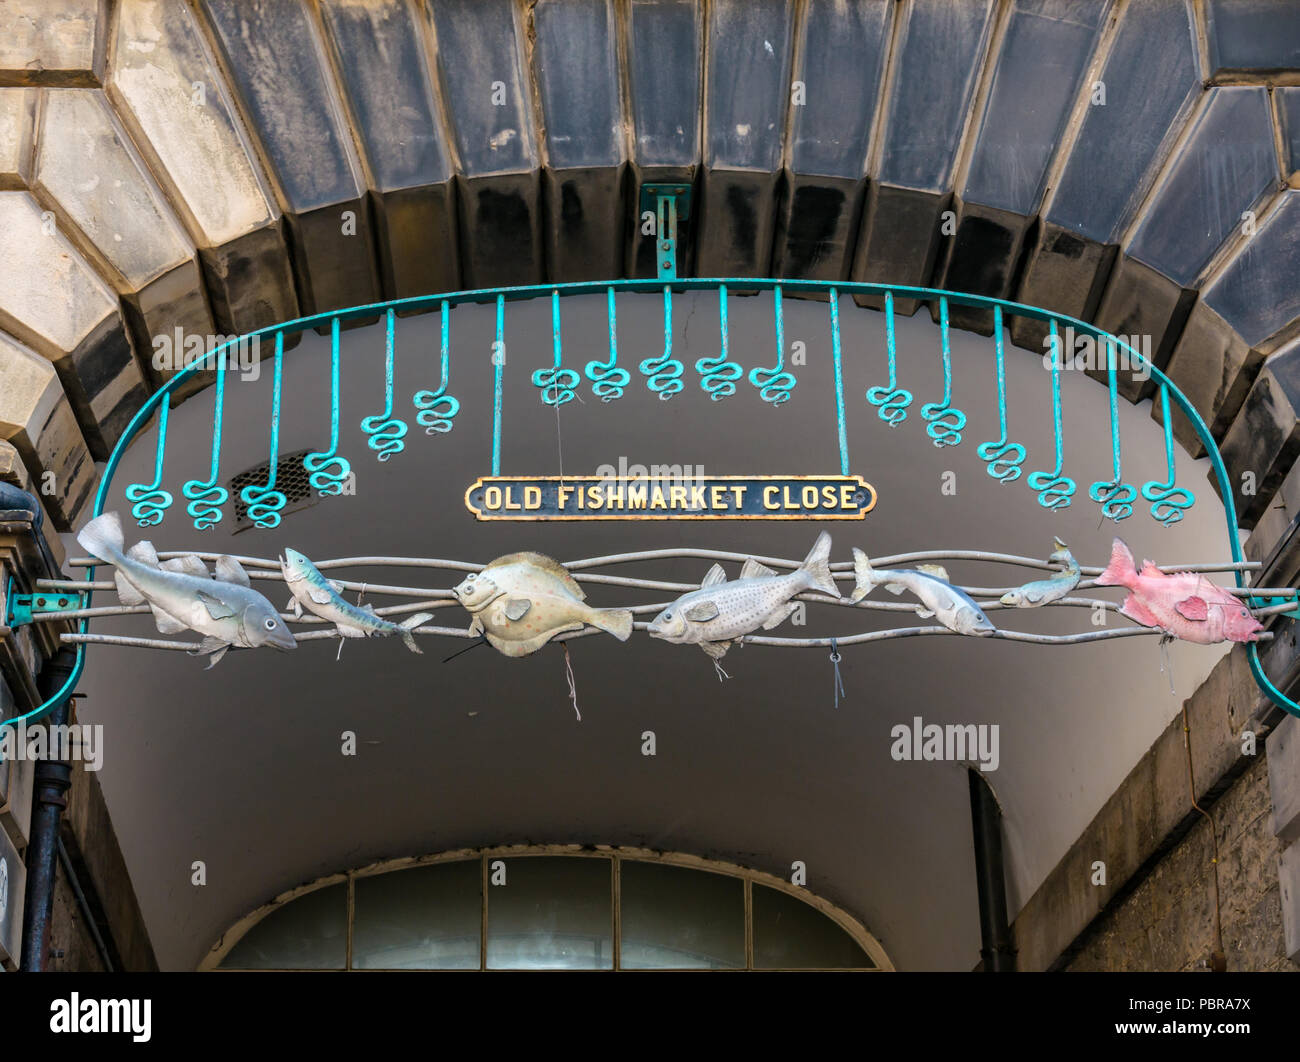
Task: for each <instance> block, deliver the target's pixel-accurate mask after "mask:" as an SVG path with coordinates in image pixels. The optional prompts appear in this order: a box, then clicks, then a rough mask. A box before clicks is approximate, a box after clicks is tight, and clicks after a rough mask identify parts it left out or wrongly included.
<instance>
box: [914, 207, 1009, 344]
mask: <svg viewBox="0 0 1300 1062" xmlns="http://www.w3.org/2000/svg"><path fill="white" fill-rule="evenodd" d="M953 208H954V210H955V211H956V214H957V229H956V232H955V233H954V235H953V238H952V239H951V240H950V241H948V244H947V256H946V259H945V261H944V262H943V264H942V265H941V266H940V267H939V269H938V270H937V273H938V279H937V280H936V281H935V287H941V288H946V289H948V290H949V291H966V292H970V293H971V294H972V295H992V296H994V297H996V298H1001V299H1005V298H1007V297H1009V296H1010V294H1011V285H1012V282H1013V281H1014V279H1015V276H1014V273H1015V267H1016V262H1017V261H1018V260H1019V258H1020V249H1021V246H1022V244H1023V243H1024V239H1025V233H1026V232H1027V231H1028V229H1029V224H1030V219H1029V218H1027V217H1023V216H1021V215H1020V214H1016V213H1013V212H1011V211H1009V210H999V209H997V208H995V207H990V206H984V205H982V204H980V203H963V202H962V201H961V200H960V199H955V200H954V202H953ZM930 313H931V315H932V316H933V317H934V319H935V321H936V322H937V321H938V320H939V307H938V305H937V304H935V305H932V306H931V307H930ZM948 320H949V321H950V322H951V323H952V325H953V327H955V328H965V329H968V330H970V331H972V332H978V333H979V334H980V335H985V336H991V335H992V334H993V311H992V310H980V309H976V308H975V307H971V306H961V305H959V304H957V303H953V302H949V305H948Z"/></svg>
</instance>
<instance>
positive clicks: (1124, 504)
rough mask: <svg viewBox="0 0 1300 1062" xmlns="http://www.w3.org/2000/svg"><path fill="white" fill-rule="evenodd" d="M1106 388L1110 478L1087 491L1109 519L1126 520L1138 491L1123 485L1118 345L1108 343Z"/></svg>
mask: <svg viewBox="0 0 1300 1062" xmlns="http://www.w3.org/2000/svg"><path fill="white" fill-rule="evenodd" d="M1106 385H1107V388H1108V390H1109V392H1110V453H1111V473H1112V476H1111V479H1110V480H1099V481H1098V482H1096V483H1094V484H1093V485H1092V486H1091V487H1090V488H1089V489H1088V496H1089V497H1090V498H1091V499H1092V500H1093V501H1095V502H1100V503H1101V512H1102V515H1103V516H1105V517H1106V518H1107V519H1109V520H1114V521H1116V522H1118V521H1120V520H1127V519H1128V518H1129V517H1130V516H1132V515H1133V502H1135V501H1136V500H1137V490H1136V489H1134V487H1133V485H1132V484H1130V483H1125V482H1124V472H1123V457H1122V454H1121V451H1120V441H1119V381H1118V378H1117V376H1116V367H1115V344H1114V342H1113V341H1111V340H1109V339H1108V340H1107V341H1106Z"/></svg>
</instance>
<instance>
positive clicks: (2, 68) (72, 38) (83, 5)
mask: <svg viewBox="0 0 1300 1062" xmlns="http://www.w3.org/2000/svg"><path fill="white" fill-rule="evenodd" d="M107 22H108V2H107V0H5V3H4V4H0V85H60V86H71V85H79V86H94V85H98V84H100V83H101V82H102V80H103V76H104V45H105V38H106V33H105V26H106V24H107Z"/></svg>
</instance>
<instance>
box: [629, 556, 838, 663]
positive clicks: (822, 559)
mask: <svg viewBox="0 0 1300 1062" xmlns="http://www.w3.org/2000/svg"><path fill="white" fill-rule="evenodd" d="M830 553H831V536H830V535H828V534H827V533H826V532H825V531H823V532H822V533H821V534H820V535H819V536H818V538H817V541H816V543H815V544H814V545H813V548H812V551H811V552H810V553H809V554H808V556H807V558H806V559H805V560H804V562H803V564H802V565H801V566H800V567H799V568H798V569H796V570H795V571H793V572H790V573H789V574H788V575H777V574H776V572H774V571H772V569H771V568H768V567H766V566H765V565H762V564H760V563H759V562H758V561H756V560H754V559H753V558H752V557H751V558H750V559H749V560H747V561H745V566H744V567H743V568H741V569H740V578H738V579H736V580H735V581H734V582H730V583H729V582H727V573H726V572H725V571H723V569H722V565H720V564H715V565H714V566H713V567H712V568H710V569H709V573H708V574H707V575H706V576H705V577H704V582H702V583H701V584H700V588H699V589H698V590H692V591H691V592H690V593H689V594H683V595H682V596H681V597H679V598H678V599H677V600H676V601H674V602H673V603H672V604H671V605H669V606H668V607H667V608H666V609H664V610H663V611H662V612H661V613H659V615H657V616H656V617H655V618H654V620H653V621H651V623H650V637H651V638H659V639H661V640H663V641H665V642H673V643H676V644H678V645H681V644H688V645H698V646H699V647H700V648H701V649H703V650H704V651H705V652H706V653H708V654H709V656H711V657H713V659H714V660H715V661H716V660H720V659H721V658H722V657H723V656H725V655H726V652H727V650H728V649H729V648H731V645H732V643H733V642H735V641H738V640H739V639H740V638H742V637H744V636H745V635H746V634H750V633H752V632H753V631H756V630H758V629H759V628H760V627H761V628H762V629H763V630H765V631H769V630H771V629H772V628H773V627H775V626H777V625H778V624H781V623H784V622H785V621H786V620H787V619H789V618H790V615H791V614H792V613H793V612H794V610H795V609H796V608H798V607H799V605H798V602H795V601H791V600H790V599H791V598H792V597H794V596H795V595H796V594H800V593H802V592H803V591H805V590H817V591H820V592H821V593H823V594H830V595H832V596H833V597H839V596H840V592H839V591H838V590H837V589H836V588H835V577H834V576H832V575H831V568H830Z"/></svg>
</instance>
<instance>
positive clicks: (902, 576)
mask: <svg viewBox="0 0 1300 1062" xmlns="http://www.w3.org/2000/svg"><path fill="white" fill-rule="evenodd" d="M853 574H854V578H855V580H856V582H857V587H856V589H855V590H854V591H853V593H852V594H851V595H850V596H849V600H851V601H855V602H856V601H861V600H862V599H863V598H864V597H866V596H867V595H868V594H869V593H871V591H872V590H874V589H875V588H876V587H877V586H881V585H883V586H884V588H885V589H886V590H888V591H889V592H890V593H891V594H901V593H902V592H903V591H904V590H906V591H908V592H909V593H911V594H914V595H915V596H916V597H917V599H918V600H919V601H920V602H921V604H920V605H918V606H917V609H916V614H917V615H918V616H920V617H921V619H929V618H930V617H931V616H933V617H934V618H935V619H937V620H938V621H939V622H940V623H942V624H943V625H944V626H945V627H947V628H948V629H949V630H950V631H953V632H955V633H957V634H973V635H976V636H979V637H986V636H987V635H990V634H993V633H994V632H995V631H996V630H997V628H996V627H994V626H993V624H992V623H990V622H989V618H988V616H986V615H984V611H983V609H981V608H980V607H979V605H977V604H975V601H974V599H973V598H972V597H971V596H970V595H969V594H967V593H966V592H965V591H964V590H959V589H957V587H955V586H953V585H952V583H951V582H950V581H949V579H948V572H947V570H946V569H944V568H943V567H942V566H941V565H938V564H918V565H917V566H916V568H915V569H912V568H885V569H878V568H873V567H872V566H871V561H870V560H868V559H867V555H866V554H865V553H863V552H862V550H860V549H854V551H853Z"/></svg>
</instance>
